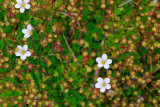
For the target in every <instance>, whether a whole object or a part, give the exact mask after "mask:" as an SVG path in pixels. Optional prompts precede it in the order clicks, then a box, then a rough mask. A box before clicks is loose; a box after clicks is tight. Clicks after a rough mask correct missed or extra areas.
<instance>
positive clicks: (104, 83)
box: [95, 77, 111, 92]
mask: <svg viewBox="0 0 160 107" xmlns="http://www.w3.org/2000/svg"><path fill="white" fill-rule="evenodd" d="M97 81H98V83H96V84H95V87H96V88H100V92H105V90H106V89H111V85H110V84H108V83H109V82H110V79H109V78H105V79H104V80H103V78H101V77H98V78H97Z"/></svg>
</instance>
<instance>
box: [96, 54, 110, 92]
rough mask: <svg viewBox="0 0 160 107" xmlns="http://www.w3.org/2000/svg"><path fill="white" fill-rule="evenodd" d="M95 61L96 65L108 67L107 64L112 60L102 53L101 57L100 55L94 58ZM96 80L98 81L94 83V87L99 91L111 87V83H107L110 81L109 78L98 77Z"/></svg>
mask: <svg viewBox="0 0 160 107" xmlns="http://www.w3.org/2000/svg"><path fill="white" fill-rule="evenodd" d="M96 62H97V63H98V65H97V66H98V67H99V68H101V67H104V68H105V69H109V64H111V63H112V60H111V59H107V54H103V55H102V58H100V57H98V58H96ZM97 82H98V83H96V84H95V87H96V88H100V91H101V92H105V89H111V85H110V84H108V83H109V82H110V79H109V78H105V79H104V80H103V78H101V77H98V78H97Z"/></svg>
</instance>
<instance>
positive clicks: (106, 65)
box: [96, 54, 112, 69]
mask: <svg viewBox="0 0 160 107" xmlns="http://www.w3.org/2000/svg"><path fill="white" fill-rule="evenodd" d="M96 62H97V63H98V67H99V68H101V67H104V68H106V69H108V68H109V64H111V63H112V60H111V59H107V54H103V55H102V58H100V57H98V58H96Z"/></svg>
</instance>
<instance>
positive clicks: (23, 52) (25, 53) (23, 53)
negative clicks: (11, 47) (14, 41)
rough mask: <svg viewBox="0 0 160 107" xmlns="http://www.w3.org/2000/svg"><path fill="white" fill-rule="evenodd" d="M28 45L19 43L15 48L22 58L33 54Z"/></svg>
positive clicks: (17, 54) (16, 53)
mask: <svg viewBox="0 0 160 107" xmlns="http://www.w3.org/2000/svg"><path fill="white" fill-rule="evenodd" d="M27 50H28V46H27V45H24V46H23V47H22V46H20V45H18V46H17V48H16V50H15V55H16V56H20V58H21V60H25V59H26V57H29V56H31V52H29V51H27Z"/></svg>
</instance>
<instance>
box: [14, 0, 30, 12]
mask: <svg viewBox="0 0 160 107" xmlns="http://www.w3.org/2000/svg"><path fill="white" fill-rule="evenodd" d="M16 1H17V4H15V8H20V12H21V13H24V11H25V9H29V8H30V7H31V6H30V4H27V3H28V2H29V0H23V1H22V0H16Z"/></svg>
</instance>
